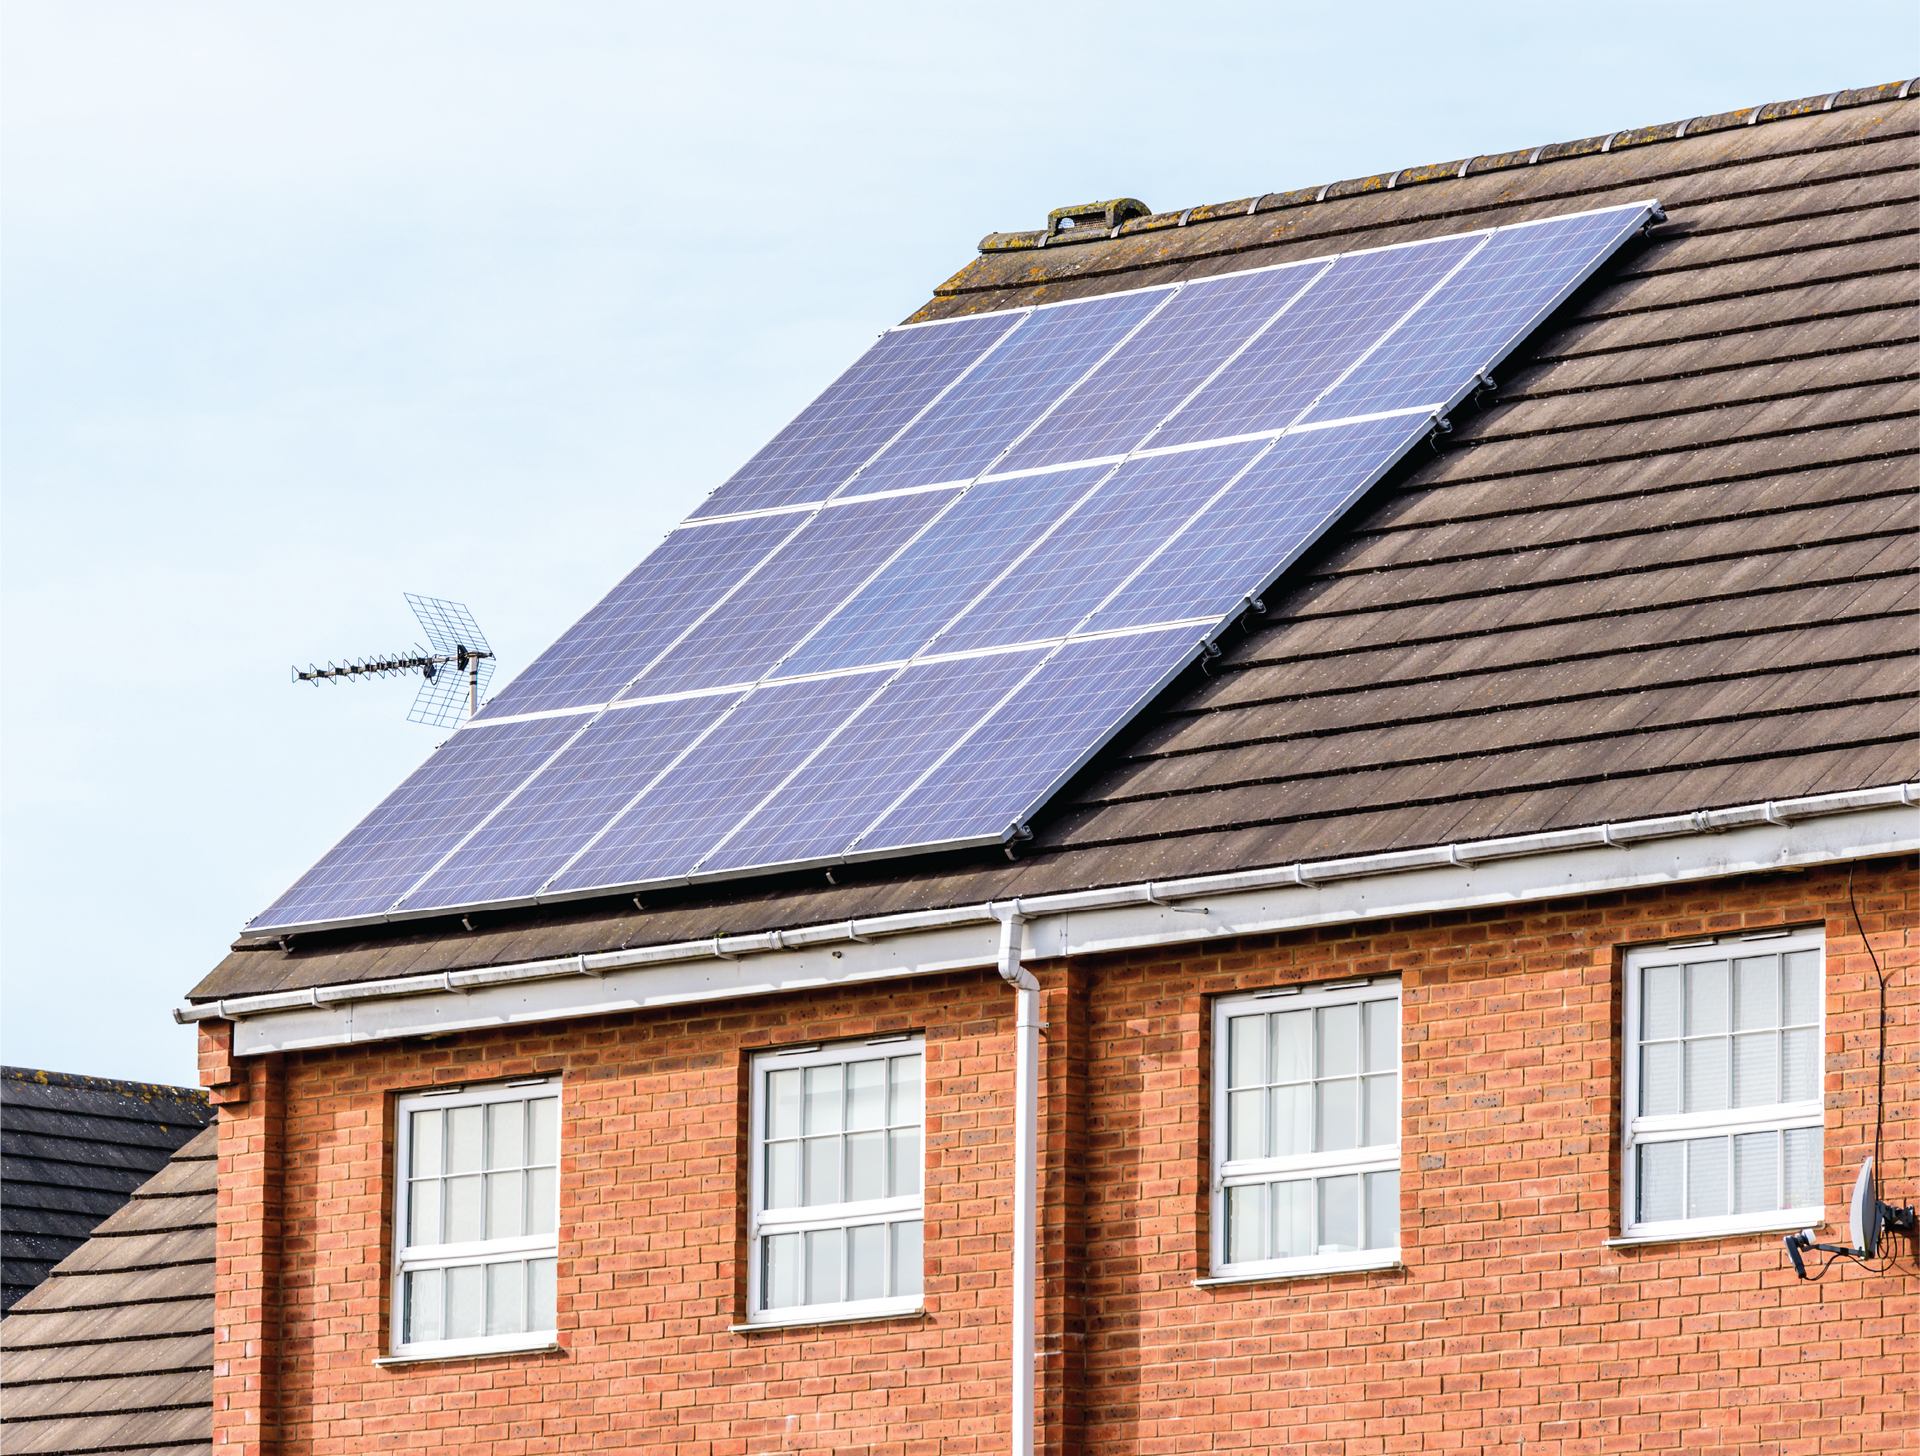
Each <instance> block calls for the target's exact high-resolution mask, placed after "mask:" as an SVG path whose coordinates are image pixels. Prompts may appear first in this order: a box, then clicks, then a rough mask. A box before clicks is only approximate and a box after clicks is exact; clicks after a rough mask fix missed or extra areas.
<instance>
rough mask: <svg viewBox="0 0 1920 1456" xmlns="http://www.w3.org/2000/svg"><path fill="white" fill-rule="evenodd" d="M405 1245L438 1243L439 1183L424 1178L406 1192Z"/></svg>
mask: <svg viewBox="0 0 1920 1456" xmlns="http://www.w3.org/2000/svg"><path fill="white" fill-rule="evenodd" d="M407 1197H408V1207H407V1245H408V1247H413V1246H416V1245H421V1244H437V1243H439V1242H440V1182H439V1180H438V1179H436V1178H424V1179H422V1180H421V1181H420V1182H418V1183H415V1184H414V1185H413V1186H412V1187H411V1188H410V1189H408V1191H407Z"/></svg>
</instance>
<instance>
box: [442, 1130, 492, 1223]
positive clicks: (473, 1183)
mask: <svg viewBox="0 0 1920 1456" xmlns="http://www.w3.org/2000/svg"><path fill="white" fill-rule="evenodd" d="M463 1110H464V1109H463ZM446 1189H447V1202H446V1209H445V1217H446V1233H447V1242H448V1243H450V1244H466V1243H471V1242H472V1241H473V1240H475V1239H480V1238H485V1237H486V1233H485V1230H484V1229H483V1228H482V1226H481V1223H480V1180H479V1178H477V1177H474V1178H449V1179H447V1182H446Z"/></svg>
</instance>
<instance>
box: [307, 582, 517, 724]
mask: <svg viewBox="0 0 1920 1456" xmlns="http://www.w3.org/2000/svg"><path fill="white" fill-rule="evenodd" d="M406 597H407V605H409V606H410V607H412V608H413V615H414V616H415V617H417V618H418V619H419V621H420V626H421V629H422V630H423V631H424V632H425V633H426V634H427V641H428V643H429V644H431V645H430V646H429V647H420V646H414V647H410V648H407V649H405V650H403V651H400V652H393V653H387V654H385V655H383V656H378V657H363V658H353V659H349V660H348V661H346V662H339V663H335V662H329V663H328V664H327V665H326V666H325V667H316V666H314V665H312V664H311V663H310V664H308V666H307V667H306V668H305V669H304V670H302V669H300V668H298V667H296V668H294V670H293V680H294V681H295V682H310V683H312V684H314V685H315V686H316V687H317V686H319V684H321V683H322V682H339V681H340V680H341V679H343V678H351V677H390V676H392V675H394V674H396V673H406V672H418V673H419V674H420V677H421V683H420V691H419V693H418V694H416V695H415V697H414V700H413V707H412V708H411V709H409V710H408V712H407V720H408V721H409V722H412V723H431V724H433V725H434V726H435V727H439V728H452V727H457V726H458V725H459V723H460V721H461V719H462V718H463V717H466V718H471V717H472V716H473V715H474V714H475V713H477V712H479V711H480V695H481V694H482V693H483V692H484V691H485V690H486V686H487V683H488V682H489V681H490V680H491V679H492V677H493V664H494V654H493V649H492V648H491V647H490V646H488V645H487V638H486V634H485V633H483V632H482V631H481V630H480V624H479V623H477V622H475V621H474V620H473V613H471V612H469V611H468V610H467V609H466V607H465V606H464V605H462V604H461V603H459V602H448V601H442V600H441V599H440V598H438V597H423V596H416V595H414V593H412V592H408V593H407V594H406ZM448 667H451V668H452V669H453V671H452V672H446V671H443V669H445V668H448ZM463 679H464V680H463ZM463 699H464V702H463V701H462V700H463ZM462 707H464V708H465V709H466V711H465V713H464V714H463V713H462V712H461V708H462Z"/></svg>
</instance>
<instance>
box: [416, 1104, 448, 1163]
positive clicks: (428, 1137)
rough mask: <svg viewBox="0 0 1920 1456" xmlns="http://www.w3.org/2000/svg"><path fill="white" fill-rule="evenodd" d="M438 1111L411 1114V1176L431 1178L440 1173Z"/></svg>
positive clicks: (439, 1114)
mask: <svg viewBox="0 0 1920 1456" xmlns="http://www.w3.org/2000/svg"><path fill="white" fill-rule="evenodd" d="M440 1117H441V1113H440V1109H439V1108H437V1107H436V1108H435V1109H434V1110H433V1111H432V1112H416V1113H414V1114H413V1135H412V1144H413V1146H412V1153H411V1157H412V1162H413V1176H414V1177H416V1178H431V1177H433V1175H434V1174H436V1173H438V1172H439V1171H440V1130H441V1129H440Z"/></svg>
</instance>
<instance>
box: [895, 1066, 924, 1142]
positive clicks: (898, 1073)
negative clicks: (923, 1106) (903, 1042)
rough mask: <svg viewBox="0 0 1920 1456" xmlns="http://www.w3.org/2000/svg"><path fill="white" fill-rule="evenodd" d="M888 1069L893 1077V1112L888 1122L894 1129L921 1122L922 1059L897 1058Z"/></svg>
mask: <svg viewBox="0 0 1920 1456" xmlns="http://www.w3.org/2000/svg"><path fill="white" fill-rule="evenodd" d="M888 1068H889V1071H890V1073H891V1075H892V1077H893V1111H892V1115H891V1116H890V1117H889V1118H888V1121H889V1122H890V1123H891V1124H892V1125H893V1126H894V1127H899V1126H900V1125H901V1124H902V1123H907V1122H918V1121H920V1058H919V1057H917V1056H912V1057H895V1058H893V1060H892V1061H891V1062H889V1063H888Z"/></svg>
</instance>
